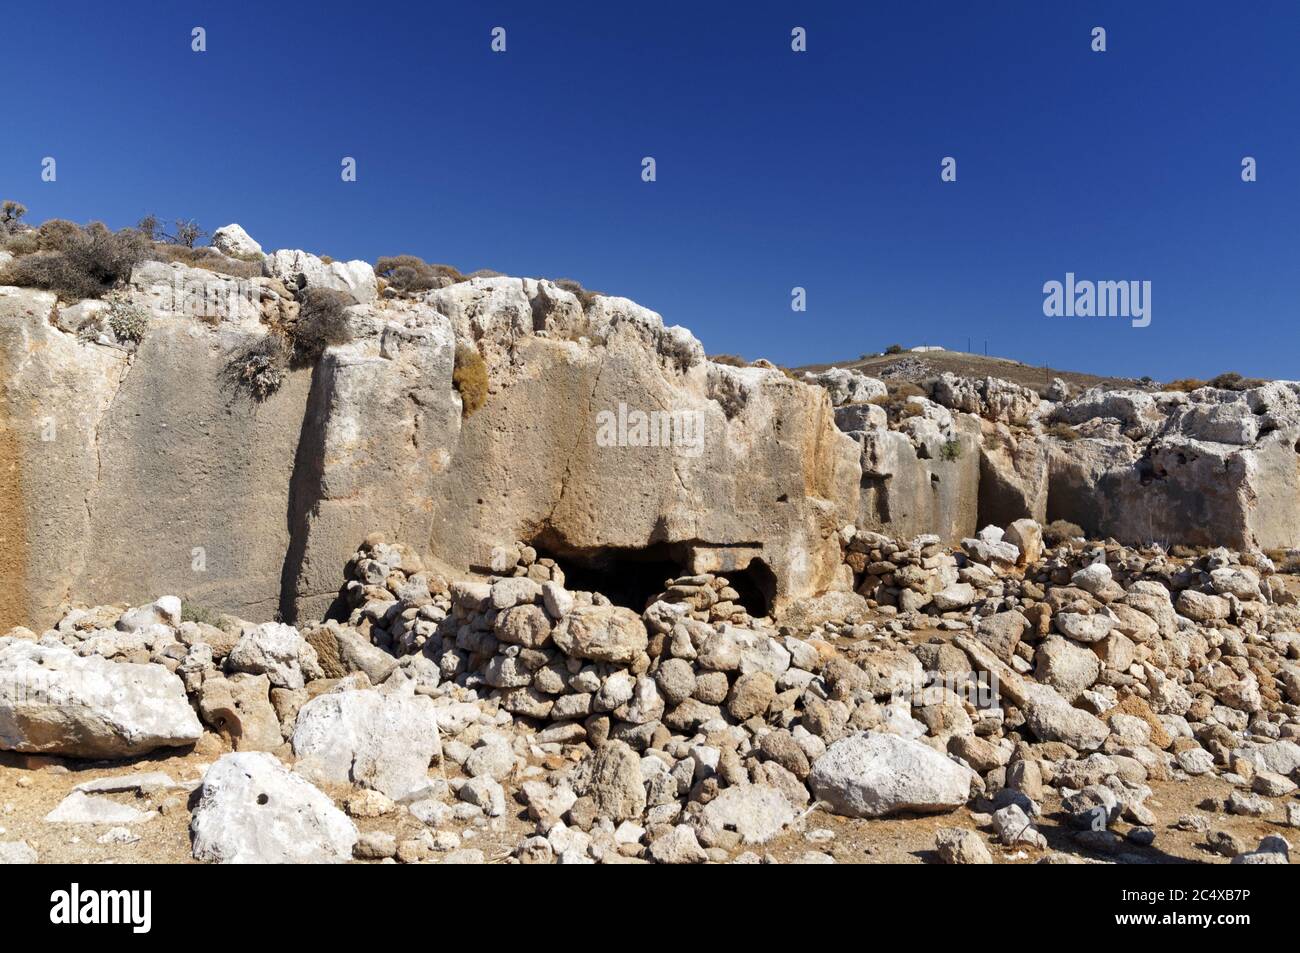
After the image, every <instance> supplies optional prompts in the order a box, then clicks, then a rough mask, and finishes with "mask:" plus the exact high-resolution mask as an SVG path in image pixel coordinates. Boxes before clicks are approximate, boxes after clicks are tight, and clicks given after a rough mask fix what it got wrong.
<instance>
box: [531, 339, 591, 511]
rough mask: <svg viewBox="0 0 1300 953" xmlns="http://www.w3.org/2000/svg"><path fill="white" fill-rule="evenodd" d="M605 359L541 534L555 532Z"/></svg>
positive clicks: (587, 426)
mask: <svg viewBox="0 0 1300 953" xmlns="http://www.w3.org/2000/svg"><path fill="white" fill-rule="evenodd" d="M605 360H606V359H605V358H603V357H602V359H601V361H600V365H599V367H598V368H597V370H596V379H595V380H594V381H593V382H592V385H591V392H590V393H589V394H588V395H587V407H586V411H585V413H584V414H583V417H582V426H581V427H580V428H578V436H577V439H576V440H574V442H573V447H572V449H571V450H570V451H569V454H568V456H567V457H566V459H565V463H564V474H563V475H562V476H561V477H560V491H559V493H557V494H556V496H555V503H554V504H553V505H552V506H551V509H550V511H549V512H548V513H547V514H546V516H544V517H543V518H542V524H541V533H542V534H549V533H554V532H555V526H554V523H553V520H554V519H555V514H556V512H557V511H558V510H559V508H560V504H562V503H563V502H564V496H565V493H566V492H568V489H569V479H570V477H571V476H572V475H573V463H574V460H575V459H577V455H578V451H579V450H581V449H582V444H583V441H584V440H585V439H586V436H587V432H588V429H589V428H590V426H591V419H592V409H593V408H594V406H595V403H596V394H597V393H598V392H599V390H600V380H601V378H602V377H603V376H604V374H605Z"/></svg>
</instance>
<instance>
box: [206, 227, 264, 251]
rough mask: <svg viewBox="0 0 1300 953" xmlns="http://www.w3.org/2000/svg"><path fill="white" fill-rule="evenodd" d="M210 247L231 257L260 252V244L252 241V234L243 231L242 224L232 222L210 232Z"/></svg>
mask: <svg viewBox="0 0 1300 953" xmlns="http://www.w3.org/2000/svg"><path fill="white" fill-rule="evenodd" d="M212 247H213V248H215V249H217V251H219V252H221V253H223V254H225V255H230V256H231V257H232V258H242V257H248V256H252V255H260V254H262V246H261V245H259V244H258V243H257V242H255V241H253V236H251V235H249V234H248V232H246V231H244V228H243V226H242V225H237V224H233V223H232V224H230V225H223V226H221V227H220V228H218V229H217V230H216V231H215V232H213V233H212Z"/></svg>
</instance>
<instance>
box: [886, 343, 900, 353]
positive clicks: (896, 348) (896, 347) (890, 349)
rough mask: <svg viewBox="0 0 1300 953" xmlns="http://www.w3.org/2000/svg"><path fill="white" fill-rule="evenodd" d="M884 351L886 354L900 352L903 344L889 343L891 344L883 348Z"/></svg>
mask: <svg viewBox="0 0 1300 953" xmlns="http://www.w3.org/2000/svg"><path fill="white" fill-rule="evenodd" d="M885 353H886V354H902V353H903V345H901V344H891V345H889V347H887V348H885Z"/></svg>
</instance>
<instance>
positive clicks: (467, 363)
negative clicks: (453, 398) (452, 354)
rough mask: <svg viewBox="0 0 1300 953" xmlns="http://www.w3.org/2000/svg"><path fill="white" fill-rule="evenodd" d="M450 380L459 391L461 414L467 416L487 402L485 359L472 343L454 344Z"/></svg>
mask: <svg viewBox="0 0 1300 953" xmlns="http://www.w3.org/2000/svg"><path fill="white" fill-rule="evenodd" d="M451 382H452V384H453V386H455V388H456V390H457V391H459V392H460V401H461V416H463V417H468V416H469V415H470V414H472V413H474V411H476V410H478V409H479V408H480V407H482V406H483V405H484V404H485V403H487V397H488V370H487V361H485V360H483V355H482V354H480V353H479V352H478V348H476V347H474V345H472V344H457V345H456V368H455V370H453V371H452V374H451Z"/></svg>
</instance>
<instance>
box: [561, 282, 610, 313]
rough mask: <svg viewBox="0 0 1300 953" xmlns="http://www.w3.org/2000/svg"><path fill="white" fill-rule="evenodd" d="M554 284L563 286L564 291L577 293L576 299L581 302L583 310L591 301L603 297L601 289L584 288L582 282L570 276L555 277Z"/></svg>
mask: <svg viewBox="0 0 1300 953" xmlns="http://www.w3.org/2000/svg"><path fill="white" fill-rule="evenodd" d="M555 284H556V285H557V286H559V287H560V288H563V289H564V290H565V291H568V292H571V293H572V294H575V295H577V296H578V300H579V301H581V302H582V307H583V309H584V310H585V309H586V308H588V307H590V306H591V303H592V302H593V301H595V300H596V299H597V298H603V297H604V296H605V293H604V292H603V291H591V290H589V289H587V288H584V287H583V286H582V282H580V281H574V280H573V279H572V278H556V279H555Z"/></svg>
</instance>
